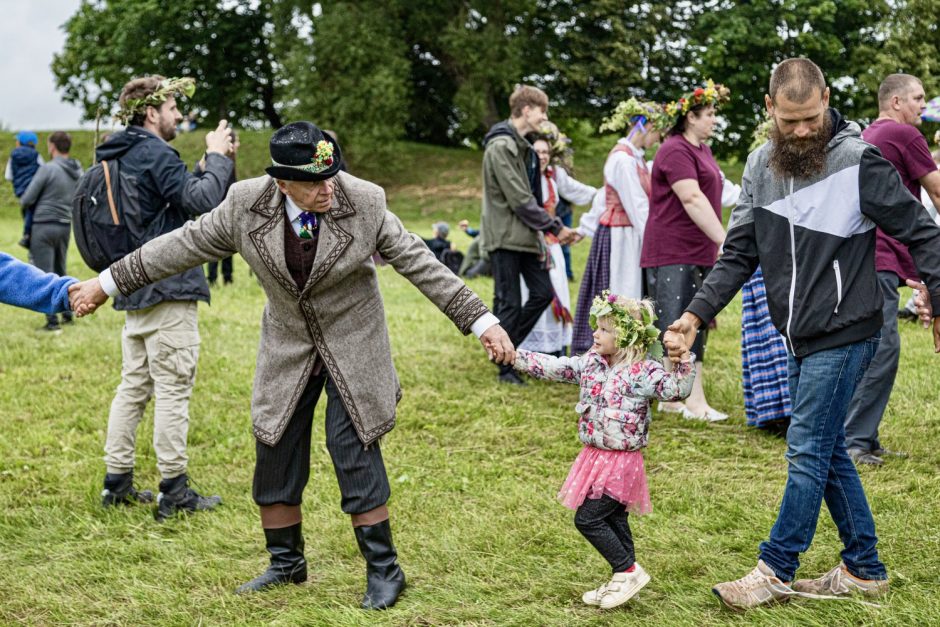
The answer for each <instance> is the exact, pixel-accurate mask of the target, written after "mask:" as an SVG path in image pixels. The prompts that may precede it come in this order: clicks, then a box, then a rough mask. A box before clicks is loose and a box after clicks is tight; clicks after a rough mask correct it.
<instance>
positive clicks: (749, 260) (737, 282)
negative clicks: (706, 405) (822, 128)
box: [687, 109, 940, 358]
mask: <svg viewBox="0 0 940 627" xmlns="http://www.w3.org/2000/svg"><path fill="white" fill-rule="evenodd" d="M829 114H830V116H831V117H832V121H833V125H832V138H831V140H830V141H829V144H828V146H827V148H826V153H827V154H826V165H825V167H824V169H823V171H822V172H820V173H819V174H818V175H816V176H814V177H812V178H809V179H796V178H794V177H791V176H780V175H778V174H777V173H775V172H774V170H773V169H772V168H771V167H770V165H769V157H770V151H771V144H770V143H766V144H764V145H763V146H761V147H760V148H758V149H757V150H755V151H754V152H752V153H751V154H750V155H749V156H748V158H747V166H746V167H745V168H744V177H743V180H742V181H741V197H740V199H739V200H738V204H737V206H736V207H735V209H734V211H733V212H732V214H731V219H730V221H729V223H728V235H727V237H726V238H725V243H724V247H723V251H722V254H721V257H720V258H719V259H718V262H717V263H716V264H715V267H714V268H712V270H711V272H710V273H709V275H708V278H707V279H706V280H705V283H704V284H703V285H702V288H701V289H700V290H699V291H698V293H697V294H696V295H695V297H694V298H693V299H692V302H691V303H690V304H689V306H688V308H687V311H689V312H692V313H694V314H695V315H696V316H698V317H699V318H700V319H701V320H702V321H703V322H708V321H709V320H711V319H712V318H714V317H715V315H716V314H717V313H718V312H719V311H720V310H721V309H722V308H724V306H725V305H727V304H728V303H729V302H731V299H732V298H734V295H735V294H736V293H737V291H738V289H740V287H741V285H743V284H744V282H745V281H747V280H748V279H749V278H750V277H751V274H753V272H754V270H755V269H756V268H757V265H758V264H760V266H761V269H762V270H763V273H764V283H765V285H766V288H767V305H768V308H769V310H770V317H771V320H772V321H773V323H774V326H775V327H777V330H778V331H780V333H781V334H782V335H783V337H784V339H785V340H786V343H787V348H788V349H789V350H790V352H791V353H793V354H794V355H795V356H796V357H798V358H800V357H804V356H806V355H808V354H811V353H814V352H817V351H821V350H826V349H831V348H836V347H839V346H844V345H846V344H850V343H853V342H858V341H861V340H865V339H867V338H869V337H871V336H873V335H875V334H876V333H878V331H879V330H880V329H881V325H882V313H881V307H882V295H881V290H880V289H879V288H878V282H877V276H876V274H875V227H876V226H879V227H881V230H883V231H884V232H885V233H886V234H888V235H890V236H891V237H893V238H895V239H897V240H898V241H900V242H902V243H904V244H907V246H908V247H909V248H910V251H911V254H912V255H913V256H914V262H915V263H916V264H917V268H918V270H920V272H921V276H923V277H924V281H925V282H926V284H927V288H928V290H929V292H930V295H931V302H932V303H933V308H934V312H937V311H940V227H937V225H936V224H934V222H933V220H931V219H930V216H929V215H928V214H927V212H926V211H925V210H924V207H923V205H921V204H920V201H919V200H918V199H916V198H914V197H913V196H912V195H911V193H910V192H909V191H908V190H907V188H906V187H904V185H903V183H902V182H901V177H900V175H899V174H898V171H897V170H896V169H895V167H894V166H893V165H891V162H889V161H887V160H886V159H884V158H883V157H882V156H881V152H880V151H879V150H878V149H877V148H875V147H874V146H872V145H871V144H868V143H866V142H865V141H864V140H862V138H861V131H860V129H859V127H858V125H857V124H855V123H854V122H847V121H846V120H844V119H843V118H842V116H841V115H840V114H839V112H838V111H836V110H835V109H830V110H829Z"/></svg>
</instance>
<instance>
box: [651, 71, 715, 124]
mask: <svg viewBox="0 0 940 627" xmlns="http://www.w3.org/2000/svg"><path fill="white" fill-rule="evenodd" d="M730 99H731V90H730V89H728V88H727V87H725V86H724V85H722V84H720V83H717V84H716V83H715V81H713V80H712V79H708V80H707V81H705V86H704V87H696V88H695V89H694V90H692V91H690V92H689V93H687V94H685V95H684V96H682V97H681V98H679V99H678V100H675V101H673V102H670V103H669V104H667V105H666V113H667V114H668V115H669V116H670V117H672V119H673V122H675V121H676V120H678V119H679V118H680V117H682V116H683V115H686V114H687V113H688V112H689V111H691V110H692V107H696V106H698V105H715V106H716V107H717V106H718V105H720V104H721V103H723V102H728V101H729V100H730Z"/></svg>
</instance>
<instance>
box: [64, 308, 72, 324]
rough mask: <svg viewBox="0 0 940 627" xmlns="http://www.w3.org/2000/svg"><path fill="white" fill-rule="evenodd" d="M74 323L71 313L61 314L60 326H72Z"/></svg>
mask: <svg viewBox="0 0 940 627" xmlns="http://www.w3.org/2000/svg"><path fill="white" fill-rule="evenodd" d="M74 322H75V319H74V318H73V317H72V312H71V311H64V312H62V324H72V323H74Z"/></svg>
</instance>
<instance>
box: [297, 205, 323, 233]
mask: <svg viewBox="0 0 940 627" xmlns="http://www.w3.org/2000/svg"><path fill="white" fill-rule="evenodd" d="M319 228H320V223H319V222H318V221H317V214H315V213H314V212H312V211H301V212H300V239H313V234H314V233H316V232H317V230H319Z"/></svg>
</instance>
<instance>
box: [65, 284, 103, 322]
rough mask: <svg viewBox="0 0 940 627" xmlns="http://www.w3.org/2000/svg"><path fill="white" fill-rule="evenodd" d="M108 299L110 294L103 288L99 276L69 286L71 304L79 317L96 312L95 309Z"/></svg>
mask: <svg viewBox="0 0 940 627" xmlns="http://www.w3.org/2000/svg"><path fill="white" fill-rule="evenodd" d="M107 301H108V295H107V294H106V293H105V291H104V290H103V289H101V283H100V282H99V281H98V279H97V278H94V279H88V280H87V281H82V282H80V283H73V284H72V285H70V286H69V305H70V306H71V307H72V311H73V312H74V313H75V315H76V316H78V317H79V318H81V317H82V316H85V315H88V314H91V313H95V310H96V309H98V307H100V306H101V305H103V304H105V303H106V302H107Z"/></svg>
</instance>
